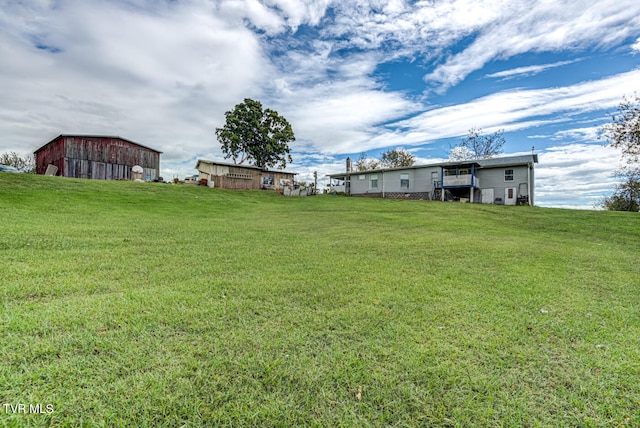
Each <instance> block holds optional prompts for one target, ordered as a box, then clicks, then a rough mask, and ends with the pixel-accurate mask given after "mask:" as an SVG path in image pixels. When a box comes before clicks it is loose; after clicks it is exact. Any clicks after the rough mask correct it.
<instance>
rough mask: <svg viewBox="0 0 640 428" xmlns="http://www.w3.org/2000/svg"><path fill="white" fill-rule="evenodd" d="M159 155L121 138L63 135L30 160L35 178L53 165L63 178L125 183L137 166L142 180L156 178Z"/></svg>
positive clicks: (46, 145)
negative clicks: (34, 166) (34, 170)
mask: <svg viewBox="0 0 640 428" xmlns="http://www.w3.org/2000/svg"><path fill="white" fill-rule="evenodd" d="M161 153H162V152H159V151H158V150H154V149H152V148H149V147H146V146H143V145H142V144H138V143H136V142H133V141H131V140H127V139H125V138H121V137H113V136H103V135H64V134H63V135H59V136H57V137H56V138H54V139H53V140H51V141H49V142H48V143H47V144H45V145H44V146H42V147H40V148H39V149H37V150H36V151H35V152H34V157H35V160H36V173H38V174H44V173H45V171H46V170H47V167H48V166H49V165H55V166H56V167H58V171H59V174H60V175H61V176H63V177H72V178H90V179H94V180H122V179H127V180H128V179H132V178H133V172H132V168H133V167H134V166H135V165H140V166H141V167H142V169H143V172H142V178H143V179H145V180H154V179H156V178H158V177H159V176H160V154H161Z"/></svg>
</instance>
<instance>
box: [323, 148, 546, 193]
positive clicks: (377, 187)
mask: <svg viewBox="0 0 640 428" xmlns="http://www.w3.org/2000/svg"><path fill="white" fill-rule="evenodd" d="M536 163H538V155H536V154H529V155H521V156H505V157H497V158H490V159H478V160H466V161H460V162H441V163H433V164H427V165H413V166H408V167H400V168H381V169H374V170H369V171H346V172H343V173H339V174H329V175H328V177H329V179H330V192H344V193H346V194H349V195H353V196H369V197H377V198H395V199H428V200H442V201H444V200H461V201H468V202H472V203H474V202H481V203H485V204H504V205H516V204H518V205H533V204H534V201H535V198H534V195H535V177H534V164H536ZM347 164H349V162H347Z"/></svg>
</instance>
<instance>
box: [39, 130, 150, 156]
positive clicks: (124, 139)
mask: <svg viewBox="0 0 640 428" xmlns="http://www.w3.org/2000/svg"><path fill="white" fill-rule="evenodd" d="M67 137H71V138H113V139H118V140H122V141H126V142H127V143H130V144H135V145H136V146H139V147H142V148H144V149H147V150H151V151H152V152H156V153H162V152H161V151H159V150H156V149H152V148H151V147H148V146H145V145H142V144H140V143H136V142H135V141H131V140H128V139H126V138H122V137H119V136H117V135H84V134H60V135H58V136H57V137H56V138H54V139H53V140H51V141H49V142H48V143H46V144H44V145H43V146H42V147H40V148H39V149H36V150H35V151H34V153H38V152H39V151H40V150H42V149H44V148H45V147H47V146H48V145H49V144H51V143H53V142H55V141H57V140H59V139H60V138H67Z"/></svg>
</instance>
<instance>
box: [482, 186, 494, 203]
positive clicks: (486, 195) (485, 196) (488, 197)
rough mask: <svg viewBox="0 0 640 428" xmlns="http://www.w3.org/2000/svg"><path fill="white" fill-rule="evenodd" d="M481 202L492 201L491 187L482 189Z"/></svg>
mask: <svg viewBox="0 0 640 428" xmlns="http://www.w3.org/2000/svg"><path fill="white" fill-rule="evenodd" d="M482 203H483V204H492V203H493V189H482Z"/></svg>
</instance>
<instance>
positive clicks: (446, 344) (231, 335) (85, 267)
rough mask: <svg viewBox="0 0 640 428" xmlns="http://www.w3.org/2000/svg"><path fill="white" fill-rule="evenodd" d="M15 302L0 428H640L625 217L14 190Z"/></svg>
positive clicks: (175, 190) (5, 250)
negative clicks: (161, 427)
mask: <svg viewBox="0 0 640 428" xmlns="http://www.w3.org/2000/svg"><path fill="white" fill-rule="evenodd" d="M0 298H1V303H0V337H1V341H0V404H2V406H3V407H1V408H0V426H130V425H135V426H142V427H144V426H147V427H157V426H167V427H180V426H186V427H194V426H210V425H215V426H264V425H266V426H460V427H468V426H570V427H576V426H640V215H638V214H634V213H615V212H588V211H570V210H560V209H543V208H536V207H534V208H531V207H505V206H489V205H479V204H476V205H471V204H457V203H440V202H424V201H393V200H373V199H360V198H348V197H336V196H318V197H313V198H297V199H294V198H285V197H283V196H280V195H276V194H274V193H270V192H257V191H243V192H231V191H225V190H220V189H208V188H206V187H191V186H172V185H162V184H151V183H149V184H143V183H132V182H98V181H82V180H72V179H63V178H59V177H40V176H31V175H18V174H0ZM18 404H24V405H25V406H26V409H25V410H26V412H20V411H17V412H16V411H15V410H14V409H17V405H18ZM38 404H40V405H41V406H42V407H41V408H40V410H41V412H42V414H37V413H36V414H34V413H30V412H29V410H30V409H29V405H32V406H36V405H38ZM47 405H49V407H46V406H47ZM12 406H16V407H12ZM32 410H36V411H37V410H38V409H37V408H34V409H32Z"/></svg>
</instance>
